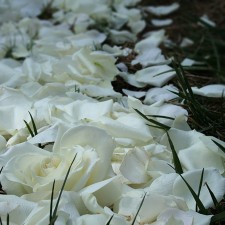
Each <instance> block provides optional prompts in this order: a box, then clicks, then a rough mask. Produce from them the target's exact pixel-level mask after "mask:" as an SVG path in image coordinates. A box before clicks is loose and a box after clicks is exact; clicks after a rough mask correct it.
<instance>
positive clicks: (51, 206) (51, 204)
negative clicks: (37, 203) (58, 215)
mask: <svg viewBox="0 0 225 225" xmlns="http://www.w3.org/2000/svg"><path fill="white" fill-rule="evenodd" d="M54 189H55V180H54V181H53V184H52V193H51V202H50V213H49V224H50V225H51V224H52V221H53V217H52V216H53V215H52V210H53V199H54Z"/></svg>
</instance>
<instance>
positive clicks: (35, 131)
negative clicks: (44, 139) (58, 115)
mask: <svg viewBox="0 0 225 225" xmlns="http://www.w3.org/2000/svg"><path fill="white" fill-rule="evenodd" d="M28 113H29V115H30V118H31V123H32V126H33V130H34V134H35V135H37V134H38V132H37V127H36V124H35V122H34V119H33V116H32V115H31V113H30V112H29V111H28Z"/></svg>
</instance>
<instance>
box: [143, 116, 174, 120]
mask: <svg viewBox="0 0 225 225" xmlns="http://www.w3.org/2000/svg"><path fill="white" fill-rule="evenodd" d="M146 116H149V117H155V118H163V119H168V120H174V118H173V117H169V116H160V115H146Z"/></svg>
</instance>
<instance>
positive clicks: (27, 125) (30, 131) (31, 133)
mask: <svg viewBox="0 0 225 225" xmlns="http://www.w3.org/2000/svg"><path fill="white" fill-rule="evenodd" d="M24 123H25V124H26V127H27V129H28V131H29V133H30V135H31V137H34V136H35V135H34V133H33V131H32V130H31V128H30V126H29V124H28V123H27V121H26V120H24Z"/></svg>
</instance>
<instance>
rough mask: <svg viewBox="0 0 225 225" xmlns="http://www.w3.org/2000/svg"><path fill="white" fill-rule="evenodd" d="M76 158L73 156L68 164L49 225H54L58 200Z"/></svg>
mask: <svg viewBox="0 0 225 225" xmlns="http://www.w3.org/2000/svg"><path fill="white" fill-rule="evenodd" d="M76 156H77V155H75V156H74V158H73V160H72V162H71V164H70V166H69V169H68V171H67V173H66V176H65V178H64V181H63V184H62V187H61V189H60V192H59V196H58V199H57V202H56V205H55V208H54V212H53V214H52V218H53V223H51V222H50V225H54V223H55V220H56V219H55V218H57V210H58V206H59V202H60V199H61V196H62V193H63V190H64V187H65V185H66V181H67V179H68V176H69V173H70V170H71V167H72V165H73V163H74V161H75V159H76Z"/></svg>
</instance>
